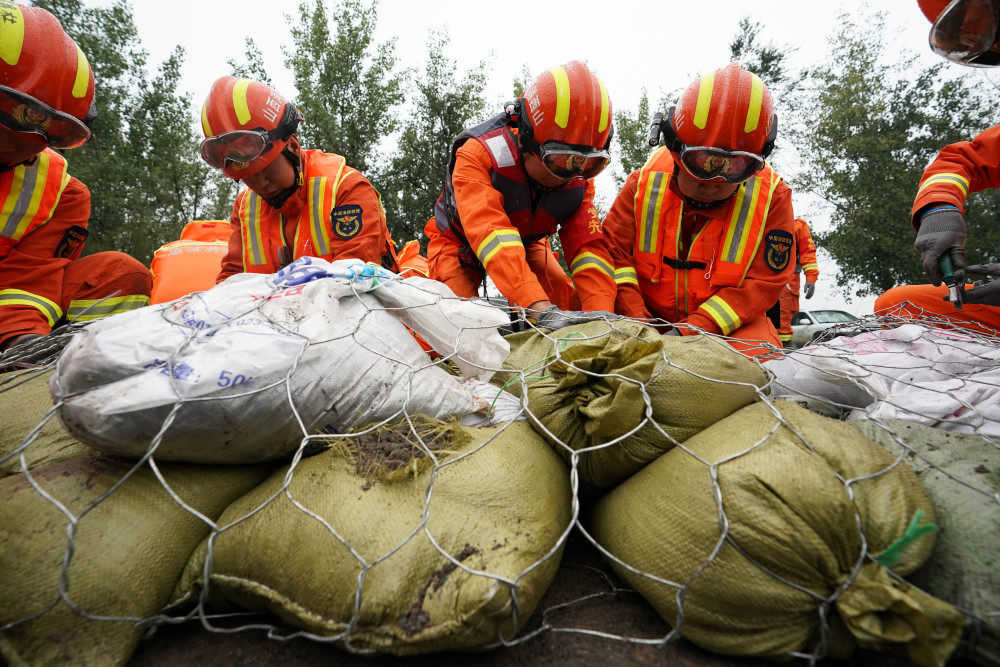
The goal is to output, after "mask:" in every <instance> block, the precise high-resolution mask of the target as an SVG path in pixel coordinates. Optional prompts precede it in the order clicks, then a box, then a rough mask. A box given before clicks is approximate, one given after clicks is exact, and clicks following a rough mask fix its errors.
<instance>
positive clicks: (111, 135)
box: [36, 0, 231, 263]
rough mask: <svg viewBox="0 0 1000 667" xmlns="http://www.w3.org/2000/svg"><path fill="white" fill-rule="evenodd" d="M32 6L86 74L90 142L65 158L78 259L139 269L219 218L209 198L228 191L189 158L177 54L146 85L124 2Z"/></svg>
mask: <svg viewBox="0 0 1000 667" xmlns="http://www.w3.org/2000/svg"><path fill="white" fill-rule="evenodd" d="M36 4H37V5H38V6H40V7H43V8H45V9H47V10H49V11H50V12H52V13H53V14H54V15H55V16H56V17H57V18H58V19H59V20H60V22H61V23H62V25H63V27H64V28H65V30H66V32H67V33H69V35H70V36H71V37H73V39H74V40H76V42H77V44H78V45H79V46H80V48H81V50H83V52H84V53H86V54H87V58H88V60H89V61H90V65H91V68H92V69H93V71H94V79H95V86H96V97H97V106H98V116H97V119H96V120H95V121H94V124H93V128H92V129H93V139H92V140H91V141H90V142H89V143H87V144H86V145H84V146H83V147H81V148H76V149H73V150H72V151H67V152H66V158H67V160H68V162H69V165H70V173H71V174H73V175H74V176H76V177H77V178H79V179H80V180H81V181H82V182H83V183H85V184H86V185H87V186H88V187H89V188H90V192H91V216H90V224H89V228H90V236H89V238H88V240H87V245H86V251H87V252H88V253H93V252H98V251H101V250H109V249H114V250H121V251H123V252H126V253H129V254H131V255H132V256H134V257H136V258H137V259H139V260H140V261H144V262H147V263H148V262H149V260H150V259H151V257H152V254H153V251H154V250H155V249H156V248H158V247H159V246H160V245H161V244H163V243H165V242H167V241H170V240H173V239H176V238H177V236H178V235H179V234H180V231H181V229H182V228H183V226H184V225H185V224H186V223H187V222H189V221H191V220H193V219H196V218H199V217H219V216H220V215H222V214H223V213H224V211H219V210H218V209H217V208H216V207H214V206H213V202H214V201H216V200H217V199H218V197H217V196H216V190H217V189H219V188H223V189H225V188H230V187H231V186H230V185H229V184H228V183H227V182H226V181H225V180H224V179H223V178H221V176H220V175H216V174H213V173H211V171H210V170H209V169H208V167H207V166H206V165H205V164H204V163H203V162H202V161H201V159H200V158H199V156H198V137H197V136H196V133H195V130H194V127H193V122H192V121H193V119H194V118H195V115H194V111H193V107H192V104H191V100H190V99H189V98H188V97H187V96H184V95H181V94H179V93H177V90H178V87H179V83H180V67H181V64H182V62H183V57H184V51H183V49H181V48H180V47H178V48H177V49H175V50H174V52H173V53H172V54H171V55H170V57H169V58H168V59H167V60H166V61H165V62H164V63H163V64H162V65H161V66H160V67H159V70H158V72H157V74H156V75H155V76H153V77H150V76H149V73H148V72H147V70H146V64H147V60H148V53H147V52H146V51H145V50H144V49H143V48H142V46H141V43H140V40H139V36H138V34H137V31H136V27H135V23H134V21H133V19H132V10H131V8H130V6H129V5H128V3H127V2H125V0H115V1H114V2H112V3H111V4H110V5H108V6H106V7H85V6H84V5H83V3H82V2H81V1H80V0H40V1H39V2H37V3H36Z"/></svg>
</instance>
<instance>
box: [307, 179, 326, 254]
mask: <svg viewBox="0 0 1000 667" xmlns="http://www.w3.org/2000/svg"><path fill="white" fill-rule="evenodd" d="M324 192H326V176H320V177H318V178H311V179H309V193H308V195H307V199H308V201H307V205H308V207H309V217H310V221H309V224H310V225H311V228H312V234H313V246H314V247H315V248H316V251H317V252H318V253H319V254H320V255H329V254H330V232H329V226H328V225H325V224H323V223H324V220H323V215H322V211H323V193H324ZM331 210H332V209H331Z"/></svg>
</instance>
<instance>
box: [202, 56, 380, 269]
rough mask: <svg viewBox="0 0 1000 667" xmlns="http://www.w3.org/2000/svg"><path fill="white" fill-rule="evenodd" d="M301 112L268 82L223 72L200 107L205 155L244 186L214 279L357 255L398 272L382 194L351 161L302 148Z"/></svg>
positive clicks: (355, 256)
mask: <svg viewBox="0 0 1000 667" xmlns="http://www.w3.org/2000/svg"><path fill="white" fill-rule="evenodd" d="M303 120H304V118H303V117H302V114H301V113H300V112H299V110H298V109H296V108H295V107H294V106H292V105H291V104H290V103H289V102H287V101H286V100H285V98H284V97H282V96H281V95H280V94H279V93H278V92H277V91H275V90H274V89H273V88H271V87H270V86H268V85H266V84H263V83H260V82H257V81H249V80H247V79H237V78H236V77H232V76H224V77H221V78H219V79H217V80H216V81H215V83H213V84H212V88H211V90H210V91H209V93H208V98H207V99H206V100H205V104H204V106H203V107H202V111H201V126H202V130H203V131H204V133H205V140H204V141H202V142H201V157H202V158H203V159H204V160H205V162H207V163H208V164H209V166H211V167H214V168H215V169H221V170H222V172H223V173H224V174H226V176H229V177H230V178H232V179H234V180H238V181H243V183H244V184H246V186H247V189H246V190H243V191H242V192H240V194H239V195H237V197H236V202H235V203H234V204H233V214H232V217H231V219H230V222H231V224H232V233H231V236H230V237H229V252H228V253H227V254H226V256H225V258H224V259H223V261H222V268H221V270H220V271H219V275H218V276H217V279H216V280H217V282H222V281H223V280H225V279H226V278H228V277H229V276H231V275H233V274H236V273H274V272H275V271H277V270H279V269H281V268H282V267H284V266H286V265H288V264H289V263H291V262H292V261H294V260H296V259H298V258H300V257H307V256H310V257H320V258H322V259H325V260H328V261H333V260H335V259H348V258H351V259H359V260H361V261H363V262H373V263H376V264H380V265H381V266H383V267H385V268H386V269H389V270H390V271H397V270H398V266H397V264H396V254H395V248H394V247H393V242H392V238H391V237H390V236H389V228H388V227H387V226H386V221H385V213H384V211H383V210H382V201H381V198H380V197H379V194H378V192H376V191H375V188H373V187H372V185H371V183H369V182H368V180H367V179H366V178H365V177H364V176H363V175H362V174H361V172H359V171H357V170H356V169H353V168H351V167H349V166H348V165H347V164H346V162H345V160H344V158H342V157H341V156H339V155H335V154H333V153H323V152H321V151H318V150H303V148H302V147H301V146H300V145H299V139H298V137H297V136H296V135H295V130H296V129H297V128H298V125H299V123H300V122H302V121H303Z"/></svg>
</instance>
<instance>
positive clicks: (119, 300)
mask: <svg viewBox="0 0 1000 667" xmlns="http://www.w3.org/2000/svg"><path fill="white" fill-rule="evenodd" d="M148 305H149V297H148V296H147V295H145V294H129V295H128V296H117V297H111V298H109V299H86V300H85V299H79V300H73V301H70V302H69V308H68V309H67V310H66V319H68V320H69V321H70V322H91V321H93V320H99V319H101V318H103V317H107V316H108V315H117V314H119V313H126V312H128V311H130V310H138V309H139V308H142V307H144V306H148Z"/></svg>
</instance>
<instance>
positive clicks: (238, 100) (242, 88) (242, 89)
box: [233, 79, 251, 125]
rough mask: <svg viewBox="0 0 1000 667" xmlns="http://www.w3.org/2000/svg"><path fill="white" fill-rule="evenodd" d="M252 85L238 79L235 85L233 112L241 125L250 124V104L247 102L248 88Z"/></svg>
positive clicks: (245, 80)
mask: <svg viewBox="0 0 1000 667" xmlns="http://www.w3.org/2000/svg"><path fill="white" fill-rule="evenodd" d="M250 83H251V82H250V81H249V80H247V79H238V80H237V81H236V83H235V84H233V110H234V111H235V112H236V120H237V121H239V124H240V125H246V124H247V123H249V122H250V103H249V101H248V100H247V88H249V87H250Z"/></svg>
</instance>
